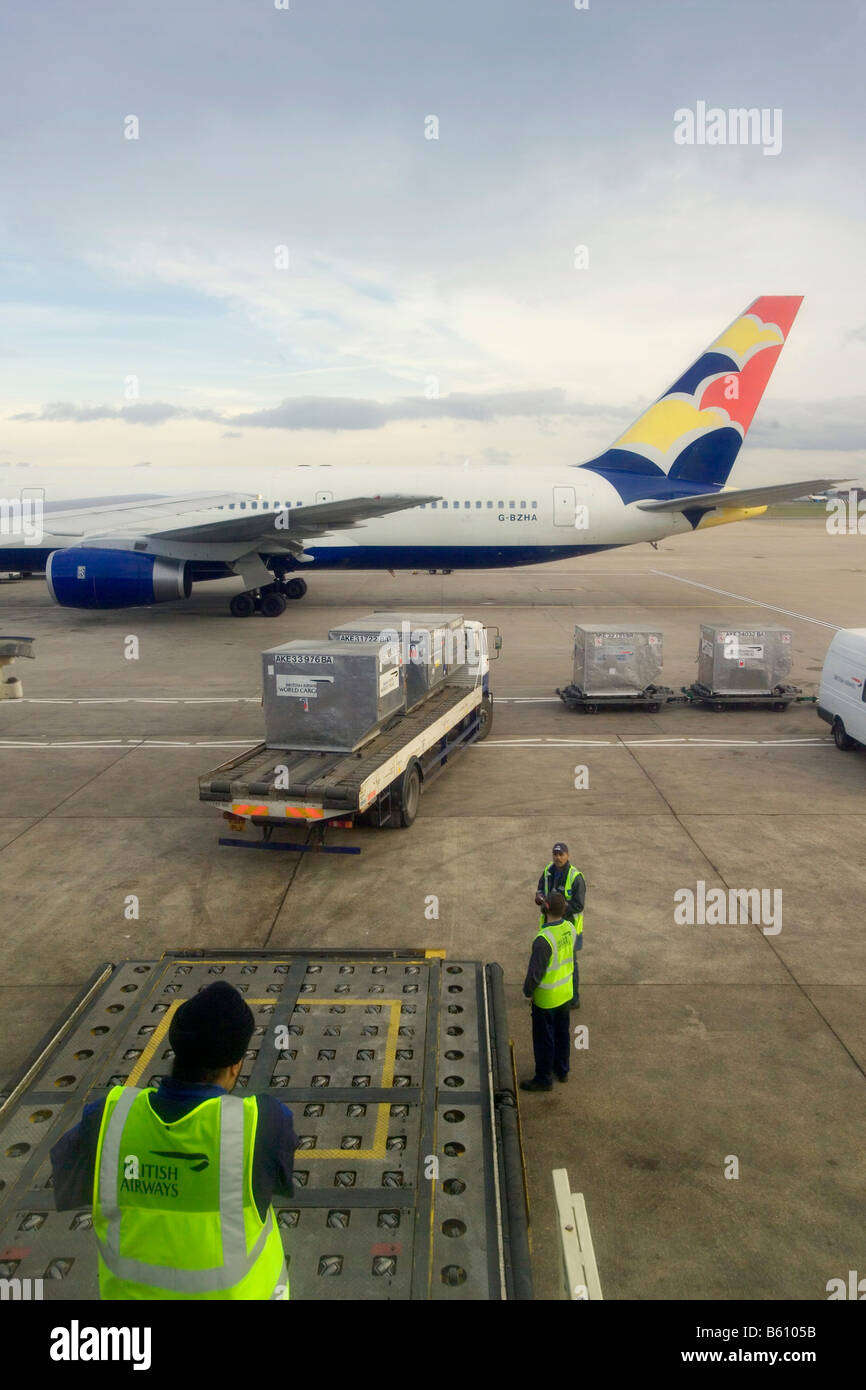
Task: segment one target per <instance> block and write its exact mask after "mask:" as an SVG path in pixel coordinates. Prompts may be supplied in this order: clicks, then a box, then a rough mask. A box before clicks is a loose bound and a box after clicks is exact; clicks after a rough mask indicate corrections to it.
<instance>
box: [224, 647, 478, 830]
mask: <svg viewBox="0 0 866 1390" xmlns="http://www.w3.org/2000/svg"><path fill="white" fill-rule="evenodd" d="M477 626H478V627H479V629H481V631H482V632H483V633H484V642H483V649H484V655H483V656H482V657H481V660H480V669H479V670H478V671H477V672H471V671H468V670H467V673H466V674H461V675H459V676H456V677H455V678H454V679H453V680H449V681H448V682H447V683H444V684H443V685H441V686H439V687H438V689H437V690H436V691H435V693H434V694H433V695H431V696H430V697H429V698H428V699H427V700H425V701H424V702H423V703H422V704H420V705H417V706H416V707H415V708H414V709H412V710H410V711H409V712H408V713H400V714H397V715H395V716H394V717H393V718H392V719H391V720H389V722H388V723H387V724H386V725H385V727H384V728H383V729H382V730H381V731H380V732H379V733H378V734H377V735H376V736H375V737H374V738H373V739H371V740H370V742H368V743H366V744H364V745H363V746H362V747H361V748H359V749H358V750H357V751H356V752H354V753H345V752H314V751H310V750H307V749H291V748H289V749H277V748H268V747H267V745H266V744H265V743H257V744H256V745H255V746H254V747H252V748H249V749H247V750H246V751H244V752H243V753H239V754H237V755H236V756H235V757H234V758H230V759H229V761H228V762H225V763H222V764H221V765H220V766H219V767H216V768H213V769H212V771H210V772H206V773H204V774H203V775H202V776H201V777H199V779H198V787H199V800H200V801H204V802H209V803H211V804H212V805H214V806H215V807H216V808H217V809H218V810H220V811H222V813H223V815H224V817H225V818H226V819H227V820H228V822H229V824H230V826H231V827H232V828H233V829H236V830H245V829H246V828H247V826H249V825H252V826H257V827H260V828H261V830H262V835H263V838H264V840H265V841H266V842H267V841H269V840H270V837H271V835H272V834H273V831H274V829H275V828H276V827H278V826H283V827H285V826H292V825H295V826H298V823H299V822H300V823H301V824H302V825H303V824H306V827H307V828H308V829H309V828H310V827H311V826H312V825H315V824H317V823H320V824H324V823H328V824H329V825H331V826H335V827H336V826H339V827H349V826H352V825H356V824H361V825H369V826H376V827H389V828H406V827H408V826H410V825H412V823H413V821H414V820H415V818H416V817H417V815H418V810H419V806H420V801H421V796H422V794H423V792H424V791H425V790H426V789H427V787H429V786H430V784H431V782H433V781H434V779H435V778H436V777H438V776H439V775H440V774H441V773H442V772H444V771H445V769H446V768H447V767H448V766H449V764H450V763H451V762H453V761H454V758H455V757H456V756H457V755H458V754H459V753H461V752H463V751H464V750H465V749H466V748H468V747H469V746H470V745H471V744H473V743H477V742H479V741H480V740H482V739H484V738H486V737H487V735H488V734H489V732H490V729H491V727H492V723H493V696H492V693H491V690H490V672H489V664H490V663H489V655H488V641H487V636H486V629H483V628H482V627H481V624H478V625H477ZM500 645H501V642H500V639H499V636H498V634H497V636H496V639H495V648H494V649H495V650H496V651H498V650H499V647H500Z"/></svg>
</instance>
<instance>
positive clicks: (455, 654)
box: [328, 612, 474, 709]
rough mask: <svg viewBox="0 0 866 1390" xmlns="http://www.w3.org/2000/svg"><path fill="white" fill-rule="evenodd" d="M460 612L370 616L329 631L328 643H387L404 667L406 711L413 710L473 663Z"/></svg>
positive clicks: (469, 633)
mask: <svg viewBox="0 0 866 1390" xmlns="http://www.w3.org/2000/svg"><path fill="white" fill-rule="evenodd" d="M473 632H474V629H473V628H472V627H471V625H470V626H469V627H468V628H467V626H466V625H465V624H464V621H463V615H462V614H461V613H387V612H386V613H370V614H367V615H366V616H365V617H362V618H353V619H350V620H349V621H348V622H346V623H341V624H340V626H339V627H334V628H331V630H330V632H329V633H328V637H329V639H330V640H331V641H335V642H346V643H351V644H359V645H363V644H366V643H371V642H377V641H381V642H385V641H390V642H391V643H392V645H393V651H394V654H395V656H397V657H398V659H399V661H400V662H401V664H402V665H403V668H404V676H405V681H406V708H407V709H413V708H414V707H415V705H417V704H419V703H420V702H421V701H422V700H426V699H427V698H428V696H429V695H430V694H432V692H433V691H434V690H435V689H436V688H437V687H438V686H439V685H441V684H442V683H443V681H446V680H448V678H449V676H450V675H451V674H452V673H454V672H455V671H458V670H459V669H461V668H462V667H464V666H466V665H467V664H471V663H472V658H473V652H472V640H471V639H472V635H473Z"/></svg>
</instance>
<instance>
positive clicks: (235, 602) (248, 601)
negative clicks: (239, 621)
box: [229, 593, 256, 618]
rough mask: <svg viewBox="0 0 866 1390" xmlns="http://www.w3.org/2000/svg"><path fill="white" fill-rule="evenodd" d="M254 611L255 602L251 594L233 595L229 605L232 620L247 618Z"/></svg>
mask: <svg viewBox="0 0 866 1390" xmlns="http://www.w3.org/2000/svg"><path fill="white" fill-rule="evenodd" d="M255 611H256V601H255V599H254V598H253V596H252V594H251V593H243V594H235V596H234V598H233V599H232V601H231V603H230V604H229V612H230V613H231V615H232V617H233V618H249V617H250V616H251V614H253V613H255Z"/></svg>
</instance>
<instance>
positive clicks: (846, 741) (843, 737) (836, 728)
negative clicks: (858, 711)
mask: <svg viewBox="0 0 866 1390" xmlns="http://www.w3.org/2000/svg"><path fill="white" fill-rule="evenodd" d="M833 741H834V742H835V744H836V747H837V748H841V749H842V752H843V753H847V752H849V751H850V750H851V749H852V748H856V747H857V740H856V739H854V738H850V737H849V736H848V734H846V732H845V725H844V724H843V723H842V720H841V719H839V718H838V717H837V718H836V719H834V720H833Z"/></svg>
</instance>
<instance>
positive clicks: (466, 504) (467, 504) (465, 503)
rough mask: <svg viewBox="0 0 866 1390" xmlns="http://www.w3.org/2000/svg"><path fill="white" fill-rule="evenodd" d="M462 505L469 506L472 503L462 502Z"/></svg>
mask: <svg viewBox="0 0 866 1390" xmlns="http://www.w3.org/2000/svg"><path fill="white" fill-rule="evenodd" d="M463 505H464V507H471V506H472V503H471V502H464V503H463Z"/></svg>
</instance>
